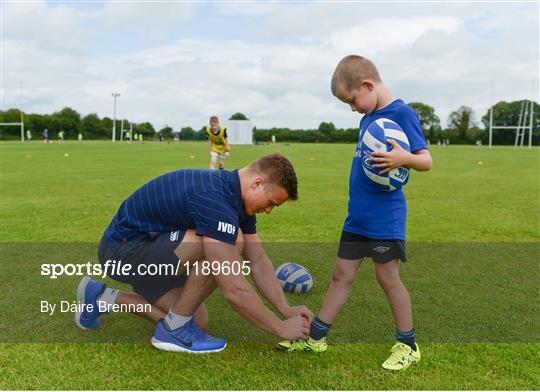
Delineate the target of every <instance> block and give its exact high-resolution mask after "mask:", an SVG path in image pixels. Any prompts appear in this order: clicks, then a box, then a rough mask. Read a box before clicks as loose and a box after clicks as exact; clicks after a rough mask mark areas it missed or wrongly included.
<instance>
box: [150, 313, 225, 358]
mask: <svg viewBox="0 0 540 392" xmlns="http://www.w3.org/2000/svg"><path fill="white" fill-rule="evenodd" d="M151 342H152V345H153V346H154V347H156V348H158V349H160V350H166V351H183V352H188V353H194V354H203V353H217V352H218V351H221V350H223V349H224V348H225V347H227V342H226V341H225V340H223V339H218V338H215V337H213V336H210V335H208V334H207V333H206V332H204V331H203V330H202V329H200V328H199V327H197V325H196V324H195V322H194V321H193V318H192V319H191V320H189V321H188V322H187V323H186V324H185V325H184V326H182V327H180V328H177V329H173V330H170V329H169V327H168V326H167V324H165V322H164V320H163V319H161V320H159V321H158V323H157V326H156V332H155V333H154V336H153V337H152V340H151Z"/></svg>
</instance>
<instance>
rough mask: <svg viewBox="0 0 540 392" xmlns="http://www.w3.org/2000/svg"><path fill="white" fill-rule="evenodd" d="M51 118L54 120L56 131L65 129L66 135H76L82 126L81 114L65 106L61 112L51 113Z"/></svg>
mask: <svg viewBox="0 0 540 392" xmlns="http://www.w3.org/2000/svg"><path fill="white" fill-rule="evenodd" d="M51 119H52V120H53V122H54V125H55V128H57V129H56V131H57V132H58V131H61V130H62V131H64V132H65V133H66V137H70V136H71V137H76V136H77V134H78V133H79V129H80V127H81V115H80V114H79V113H78V112H77V111H75V110H73V109H71V108H69V107H65V108H63V109H62V110H60V111H59V112H55V113H53V114H52V115H51Z"/></svg>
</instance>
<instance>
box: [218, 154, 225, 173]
mask: <svg viewBox="0 0 540 392" xmlns="http://www.w3.org/2000/svg"><path fill="white" fill-rule="evenodd" d="M225 158H226V156H225V155H223V154H220V155H219V170H223V169H225Z"/></svg>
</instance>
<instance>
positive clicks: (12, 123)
mask: <svg viewBox="0 0 540 392" xmlns="http://www.w3.org/2000/svg"><path fill="white" fill-rule="evenodd" d="M0 126H2V127H9V126H20V127H21V142H24V122H23V121H21V122H3V123H0Z"/></svg>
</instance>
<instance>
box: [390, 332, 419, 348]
mask: <svg viewBox="0 0 540 392" xmlns="http://www.w3.org/2000/svg"><path fill="white" fill-rule="evenodd" d="M395 336H396V340H397V341H398V342H401V343H403V344H406V345H407V346H409V347H410V348H412V349H413V351H416V343H415V340H416V331H415V330H414V328H413V329H411V330H410V331H407V332H402V331H398V330H397V329H396V335H395Z"/></svg>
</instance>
